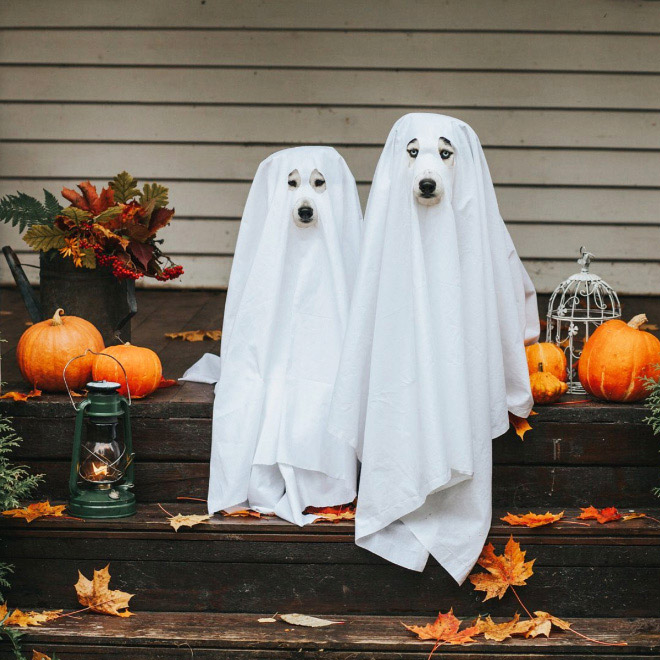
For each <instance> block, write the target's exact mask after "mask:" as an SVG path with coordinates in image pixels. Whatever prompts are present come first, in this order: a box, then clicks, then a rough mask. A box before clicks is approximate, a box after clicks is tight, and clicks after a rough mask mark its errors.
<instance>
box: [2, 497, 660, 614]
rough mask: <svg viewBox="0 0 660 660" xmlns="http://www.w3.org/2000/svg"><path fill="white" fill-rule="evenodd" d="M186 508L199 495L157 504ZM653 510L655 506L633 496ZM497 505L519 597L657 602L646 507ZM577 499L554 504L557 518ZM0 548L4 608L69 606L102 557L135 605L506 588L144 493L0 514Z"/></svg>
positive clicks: (443, 596)
mask: <svg viewBox="0 0 660 660" xmlns="http://www.w3.org/2000/svg"><path fill="white" fill-rule="evenodd" d="M167 508H168V510H169V511H170V512H171V513H179V512H181V513H191V512H196V513H200V512H201V511H202V510H203V504H189V503H181V504H173V505H167ZM646 511H647V512H648V513H649V515H652V516H653V517H654V518H657V519H660V510H658V509H655V510H651V509H647V510H646ZM504 513H505V511H497V512H496V513H495V516H494V522H493V526H492V529H491V534H490V540H491V541H492V542H493V543H494V544H495V546H496V548H497V551H498V552H501V551H502V550H503V547H504V545H505V543H506V541H507V540H508V538H509V537H510V536H511V534H513V535H514V537H515V538H516V540H518V541H519V542H520V543H521V546H522V548H523V549H524V550H526V551H527V558H528V559H536V562H535V564H534V575H533V576H532V578H531V579H530V580H529V582H528V585H527V586H525V587H523V588H521V589H522V592H523V594H524V598H525V601H526V602H527V603H528V606H529V607H530V608H532V609H543V610H546V611H551V612H553V611H555V612H561V613H562V615H564V616H569V617H571V616H572V617H588V616H605V617H619V616H639V617H648V616H655V615H657V614H658V613H659V612H660V589H659V588H658V585H660V524H658V523H657V522H655V521H653V520H650V519H648V518H646V519H644V518H642V519H636V520H631V521H629V522H625V523H623V522H615V523H610V524H605V525H601V524H599V523H596V522H595V521H591V522H589V523H588V524H587V525H586V526H585V525H576V524H571V523H570V522H559V523H556V524H554V525H551V526H547V527H539V528H535V529H526V528H514V527H511V526H509V525H507V524H505V523H503V522H501V521H500V520H499V518H500V517H501V516H502V515H504ZM577 513H578V512H577V511H575V510H567V511H566V518H567V519H573V520H574V519H575V517H576V514H577ZM0 536H1V537H2V538H1V539H0V558H3V559H6V560H8V561H10V562H12V563H13V564H14V565H15V566H16V571H15V574H14V576H13V577H12V583H13V587H12V590H11V592H10V594H9V599H10V601H11V602H12V603H13V604H15V605H16V606H18V607H21V608H26V607H34V608H46V609H52V608H54V607H64V608H67V609H74V608H75V607H76V598H75V594H74V590H73V584H75V582H76V580H77V576H78V570H82V571H83V572H84V573H85V574H87V575H88V576H91V574H92V571H93V569H95V568H97V569H98V568H102V567H103V566H105V565H106V564H107V563H108V562H110V570H111V573H112V576H113V582H112V583H113V585H115V586H116V588H120V589H123V590H125V591H129V592H130V593H135V594H137V595H136V597H135V599H134V608H135V609H136V610H148V611H179V612H190V611H196V612H205V611H206V612H208V611H215V612H262V611H268V610H270V609H273V611H274V610H279V611H316V612H321V613H333V612H344V613H355V614H383V615H389V614H391V615H394V614H402V615H403V614H423V613H426V612H428V611H429V608H437V609H442V610H448V609H449V608H450V607H454V608H455V609H456V610H457V611H459V612H479V611H488V612H490V613H492V614H493V615H498V616H506V615H507V614H508V613H509V612H510V611H511V609H512V608H515V606H516V602H515V599H514V597H513V596H512V595H511V594H508V595H506V596H505V597H504V598H503V599H502V600H501V601H500V600H490V601H489V602H488V604H487V607H486V610H484V607H485V606H482V605H481V600H482V596H481V595H480V594H479V592H475V591H474V589H473V587H472V585H471V584H470V583H469V582H466V583H465V584H464V585H463V586H461V587H458V586H457V585H456V584H455V583H454V582H453V580H452V579H451V578H450V577H449V576H448V575H447V574H446V572H445V571H444V570H443V569H442V568H441V567H440V566H438V565H437V563H436V562H435V561H430V562H429V565H428V566H427V568H426V570H425V571H424V573H421V574H420V573H415V572H412V571H409V570H407V569H403V568H401V567H399V566H394V565H392V564H389V563H387V562H385V561H383V560H381V559H380V558H378V557H377V556H375V555H373V554H371V553H369V552H367V551H366V550H363V549H361V548H358V547H357V546H356V545H355V543H354V538H353V524H352V523H351V522H341V523H337V524H328V523H325V524H324V523H322V524H313V525H308V526H307V527H304V528H298V527H295V526H293V525H290V524H288V523H285V522H284V521H281V520H278V519H274V518H265V519H261V520H255V519H244V518H223V517H219V516H216V517H214V518H213V519H211V520H210V521H209V522H208V523H204V524H201V525H198V526H196V527H194V528H192V529H191V528H181V529H180V530H179V532H174V530H173V529H172V528H171V527H170V526H169V524H168V523H167V520H166V516H165V514H164V513H163V511H162V510H161V509H160V508H159V507H158V506H156V505H142V506H141V507H140V510H139V513H138V515H136V516H135V517H133V518H127V519H123V520H117V521H86V522H84V521H79V520H67V519H64V520H63V519H50V520H45V519H42V520H37V521H34V522H33V523H30V524H29V525H28V524H26V523H25V522H24V521H22V520H16V519H8V518H5V519H4V520H2V522H1V523H0Z"/></svg>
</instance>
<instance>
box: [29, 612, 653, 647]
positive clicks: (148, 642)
mask: <svg viewBox="0 0 660 660" xmlns="http://www.w3.org/2000/svg"><path fill="white" fill-rule="evenodd" d="M276 606H277V603H273V607H274V608H275V607H276ZM484 608H485V606H484ZM485 609H486V608H485ZM457 614H459V615H460V614H461V613H460V612H457ZM555 614H561V613H560V612H556V613H555ZM261 616H266V617H269V616H272V612H270V613H264V614H263V615H261ZM259 617H260V615H258V614H216V613H194V614H191V613H171V612H136V614H135V616H133V617H131V618H128V619H119V618H115V617H104V616H100V615H95V614H90V613H85V614H83V615H81V616H79V617H76V618H64V619H60V620H58V621H54V622H51V623H46V624H44V625H43V626H41V627H40V628H30V629H29V630H28V631H27V635H26V637H25V638H24V646H26V648H27V647H28V646H29V647H30V648H32V647H33V648H37V649H42V650H48V649H51V648H53V646H54V645H55V646H56V648H58V649H59V648H64V649H66V650H73V649H75V648H76V647H83V648H89V647H95V646H98V645H102V646H117V647H122V648H123V651H124V652H128V648H130V649H140V650H141V653H140V655H139V656H132V657H140V658H142V657H144V658H151V657H160V656H159V655H157V653H158V650H159V649H163V648H178V649H179V652H180V654H181V655H180V657H184V655H183V652H184V650H186V651H188V652H191V657H194V658H197V657H198V656H197V654H196V649H198V648H199V649H200V650H208V649H217V650H220V649H222V650H226V651H229V650H231V651H234V652H236V653H239V652H241V651H244V652H247V651H257V650H270V651H272V652H273V653H278V655H273V653H271V654H269V656H268V657H271V658H272V657H292V656H291V655H289V654H290V653H291V652H292V651H296V652H300V651H302V650H308V651H310V652H313V651H317V652H320V651H321V649H323V651H322V654H320V655H319V657H349V655H350V654H355V653H361V652H365V653H369V654H370V655H369V656H365V657H374V656H372V655H371V654H378V653H392V654H395V655H393V656H392V657H401V656H400V655H399V654H406V655H405V657H416V654H424V656H421V655H420V657H425V656H426V655H428V653H429V651H430V650H431V647H432V646H433V643H432V642H428V641H420V640H418V639H416V638H415V637H414V636H413V635H412V634H411V633H408V632H407V631H406V630H404V628H403V627H402V625H401V618H400V617H389V616H342V615H336V616H334V617H333V616H329V617H328V618H330V619H334V620H340V621H345V623H344V624H343V625H334V626H329V627H326V628H304V627H298V626H292V625H288V624H285V623H284V622H282V621H278V622H277V623H258V621H257V619H258V618H259ZM431 619H432V617H431V616H429V617H405V622H406V623H407V624H417V625H420V624H421V625H424V624H425V623H428V622H429V621H430V620H431ZM572 624H573V627H574V628H575V629H576V630H578V631H579V632H581V633H583V634H585V635H587V636H590V637H593V638H594V639H597V640H599V641H603V642H620V641H625V642H627V646H603V645H597V644H594V643H592V642H589V641H587V640H585V639H583V638H581V637H579V636H577V635H575V634H572V633H570V632H567V631H566V632H565V631H553V632H552V636H551V637H550V638H549V639H546V638H545V637H537V638H535V639H531V638H530V639H524V638H515V639H510V640H507V641H506V642H503V643H496V642H491V641H488V640H484V639H483V638H479V639H478V642H477V643H475V644H470V645H468V646H443V647H442V649H441V651H440V652H439V654H438V656H437V657H438V658H440V657H442V656H443V655H444V654H448V653H452V654H456V655H457V656H458V657H460V656H462V655H464V656H469V657H470V658H477V657H489V656H495V655H498V656H504V657H507V656H508V657H512V658H513V657H515V658H518V657H521V658H522V657H525V658H528V657H530V656H532V657H534V656H539V657H543V656H544V655H546V654H550V655H555V654H562V655H563V654H568V653H580V654H585V656H584V657H589V658H600V657H623V656H632V657H635V656H639V655H640V654H643V657H648V656H650V655H652V656H658V655H660V619H657V618H655V619H632V618H631V619H574V620H573V621H572ZM149 649H152V652H153V656H152V655H150V652H149ZM279 652H281V653H282V655H281V656H280V655H279ZM285 652H287V653H285ZM481 653H487V654H488V655H487V656H481V655H480V654H481ZM409 654H410V655H409ZM246 656H247V657H249V656H248V654H247V653H246ZM65 657H66V656H65ZM94 657H98V656H97V655H96V654H94ZM101 657H103V655H101ZM203 657H211V656H203ZM213 657H216V656H213ZM231 657H237V656H233V655H232V656H231ZM254 657H257V656H256V655H255V656H254ZM263 657H265V656H263ZM296 657H298V656H296ZM580 657H583V656H582V655H580Z"/></svg>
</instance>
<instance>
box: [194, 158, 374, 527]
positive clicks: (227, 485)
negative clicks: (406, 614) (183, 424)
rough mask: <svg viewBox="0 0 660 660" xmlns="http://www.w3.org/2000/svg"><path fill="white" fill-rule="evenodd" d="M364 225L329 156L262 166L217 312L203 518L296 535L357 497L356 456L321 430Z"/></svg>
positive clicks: (350, 188)
mask: <svg viewBox="0 0 660 660" xmlns="http://www.w3.org/2000/svg"><path fill="white" fill-rule="evenodd" d="M361 223H362V216H361V211H360V204H359V200H358V195H357V188H356V185H355V180H354V178H353V176H352V175H351V173H350V170H349V169H348V166H347V165H346V163H345V162H344V160H343V158H342V157H341V156H340V155H339V154H338V153H337V152H336V151H335V150H334V149H332V148H330V147H297V148H293V149H286V150H284V151H280V152H277V153H275V154H273V155H272V156H270V157H269V158H267V159H266V160H265V161H264V162H263V163H261V165H260V166H259V169H258V171H257V173H256V176H255V178H254V181H253V183H252V187H251V189H250V194H249V196H248V199H247V203H246V206H245V211H244V213H243V218H242V221H241V226H240V231H239V236H238V242H237V246H236V253H235V257H234V261H233V265H232V271H231V277H230V281H229V289H228V294H227V304H226V308H225V316H224V323H223V334H222V354H221V357H220V375H219V380H218V382H217V385H216V390H215V391H216V396H215V404H214V409H213V444H212V453H211V474H210V483H209V495H208V509H209V512H210V513H214V512H217V511H219V510H221V509H231V508H232V507H235V506H240V507H245V506H249V507H252V508H253V509H256V510H257V511H260V512H264V513H275V514H277V515H278V516H280V517H281V518H284V519H285V520H288V521H290V522H293V523H296V524H299V525H302V524H305V523H307V522H312V521H313V520H314V519H315V516H313V515H306V514H304V513H303V511H304V510H305V508H306V507H308V506H330V505H335V504H340V503H345V502H350V501H352V500H353V499H354V497H355V495H356V472H357V459H356V457H355V453H354V452H353V451H352V450H350V449H349V448H347V447H346V446H345V445H342V444H340V443H336V442H334V439H333V438H330V437H329V436H328V435H327V433H326V432H325V429H326V422H327V415H328V410H329V406H330V400H331V396H332V389H333V385H334V380H335V375H336V372H337V367H338V364H339V357H340V352H341V345H342V341H343V338H344V332H345V329H346V323H347V318H348V310H349V302H350V296H351V292H352V288H353V284H354V280H355V274H356V269H357V262H358V251H359V240H360V233H361ZM191 371H194V368H193V370H191ZM186 378H187V379H188V380H194V379H195V375H194V374H191V373H187V374H186Z"/></svg>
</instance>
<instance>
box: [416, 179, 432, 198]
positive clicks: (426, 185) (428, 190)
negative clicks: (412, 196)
mask: <svg viewBox="0 0 660 660" xmlns="http://www.w3.org/2000/svg"><path fill="white" fill-rule="evenodd" d="M419 190H420V192H421V193H422V195H432V194H433V193H434V192H435V181H434V180H433V179H422V180H421V181H420V182H419Z"/></svg>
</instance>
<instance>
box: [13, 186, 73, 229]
mask: <svg viewBox="0 0 660 660" xmlns="http://www.w3.org/2000/svg"><path fill="white" fill-rule="evenodd" d="M44 196H45V201H44V202H43V203H42V202H40V201H39V200H38V199H35V198H34V197H31V196H30V195H26V194H25V193H22V192H19V193H16V194H15V195H7V196H6V197H3V198H2V199H0V222H4V223H7V224H10V225H11V226H12V227H18V229H19V231H20V232H21V233H23V232H24V231H25V230H26V229H27V228H29V227H31V226H32V225H52V224H53V223H54V222H55V217H56V216H57V215H58V214H59V213H60V211H61V210H62V207H61V206H60V204H59V203H58V201H57V198H56V197H55V195H53V193H51V192H48V191H47V190H45V189H44Z"/></svg>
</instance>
